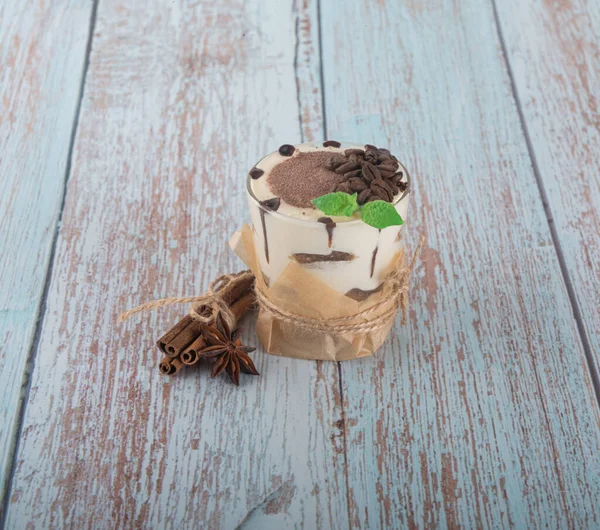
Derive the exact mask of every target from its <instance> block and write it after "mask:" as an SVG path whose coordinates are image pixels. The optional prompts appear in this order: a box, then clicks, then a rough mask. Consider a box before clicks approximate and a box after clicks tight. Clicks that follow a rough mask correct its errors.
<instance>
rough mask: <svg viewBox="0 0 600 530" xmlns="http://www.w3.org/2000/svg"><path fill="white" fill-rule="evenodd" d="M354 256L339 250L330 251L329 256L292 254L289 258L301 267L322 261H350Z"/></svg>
mask: <svg viewBox="0 0 600 530" xmlns="http://www.w3.org/2000/svg"><path fill="white" fill-rule="evenodd" d="M355 257H356V256H355V255H354V254H350V253H349V252H341V251H339V250H332V251H331V253H329V254H306V253H298V254H292V255H291V258H292V259H294V260H295V261H296V262H298V263H300V264H302V265H310V264H312V263H319V262H324V261H329V262H331V261H352V260H353V259H354V258H355Z"/></svg>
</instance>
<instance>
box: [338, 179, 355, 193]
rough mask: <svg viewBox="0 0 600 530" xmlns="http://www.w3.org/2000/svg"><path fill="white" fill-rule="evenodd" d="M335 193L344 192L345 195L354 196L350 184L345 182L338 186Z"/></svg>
mask: <svg viewBox="0 0 600 530" xmlns="http://www.w3.org/2000/svg"><path fill="white" fill-rule="evenodd" d="M335 191H342V192H344V193H349V194H352V190H351V189H350V186H348V184H347V183H345V182H342V183H341V184H338V185H337V186H336V188H335Z"/></svg>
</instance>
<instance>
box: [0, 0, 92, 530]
mask: <svg viewBox="0 0 600 530" xmlns="http://www.w3.org/2000/svg"><path fill="white" fill-rule="evenodd" d="M99 1H100V0H92V10H91V13H90V22H89V32H88V38H87V43H86V49H85V56H84V61H83V68H82V75H81V82H80V86H79V96H78V101H77V108H76V109H75V116H74V118H73V127H72V130H71V138H70V139H69V150H68V154H67V164H66V167H65V175H64V179H63V187H62V195H61V199H60V205H59V211H58V218H57V220H56V226H55V228H54V235H53V237H52V244H51V247H50V255H49V257H48V268H47V270H46V276H45V278H44V288H43V291H42V296H41V298H40V301H39V303H38V307H37V310H36V319H35V329H34V334H33V338H32V340H31V346H30V347H29V351H28V352H27V360H26V362H25V371H24V374H23V379H22V382H21V392H22V393H21V397H20V399H19V404H18V410H17V414H16V418H17V421H16V426H15V429H14V430H15V434H14V435H13V442H12V443H11V444H10V446H9V449H8V451H9V458H8V460H9V462H10V466H9V468H8V470H7V474H8V478H7V480H6V483H5V487H4V491H3V492H2V496H3V501H2V509H1V511H0V528H2V530H5V525H6V519H7V517H6V516H7V514H8V506H9V498H10V493H11V490H12V485H13V480H14V477H15V471H16V465H17V457H18V454H19V447H20V441H21V435H22V430H23V422H24V419H25V412H26V410H27V403H28V401H29V394H30V392H31V380H32V375H33V370H34V368H35V358H36V356H37V351H38V348H39V344H40V339H41V334H42V333H41V332H42V326H43V323H44V317H45V314H46V311H47V307H48V293H49V290H50V283H51V281H52V273H53V270H54V260H55V257H56V248H57V245H58V236H59V234H60V227H61V223H62V217H63V212H64V209H65V204H66V197H67V186H68V183H69V180H70V174H71V165H72V161H73V148H74V146H75V139H76V137H77V130H78V128H79V118H80V114H81V103H82V101H83V93H84V90H85V82H86V79H87V72H88V69H89V64H90V54H91V51H92V40H93V38H94V29H95V27H96V13H97V11H98V3H99Z"/></svg>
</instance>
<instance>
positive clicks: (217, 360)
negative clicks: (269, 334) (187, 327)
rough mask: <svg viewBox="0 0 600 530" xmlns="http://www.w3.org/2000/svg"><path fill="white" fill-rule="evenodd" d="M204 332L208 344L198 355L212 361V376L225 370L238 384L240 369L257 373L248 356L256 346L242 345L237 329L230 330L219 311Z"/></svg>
mask: <svg viewBox="0 0 600 530" xmlns="http://www.w3.org/2000/svg"><path fill="white" fill-rule="evenodd" d="M204 334H205V337H206V341H207V342H208V344H209V346H207V347H206V348H204V349H203V350H202V351H201V352H200V353H199V355H200V357H202V358H204V359H208V360H210V361H211V362H212V374H211V375H212V377H217V376H218V375H219V374H220V373H221V372H222V371H223V370H225V372H227V375H228V376H229V378H230V379H231V380H232V381H233V383H234V384H235V385H238V386H239V384H240V370H241V371H243V372H245V373H247V374H252V375H259V373H258V371H257V370H256V367H255V366H254V363H253V362H252V359H251V358H250V357H249V356H248V354H249V353H250V352H253V351H254V350H255V349H256V348H249V347H248V346H244V345H243V344H242V342H241V340H240V339H239V330H235V331H232V330H230V329H229V326H228V325H227V323H226V322H225V321H224V320H223V318H222V317H221V314H220V313H219V314H218V315H217V318H216V320H215V324H214V326H205V327H204Z"/></svg>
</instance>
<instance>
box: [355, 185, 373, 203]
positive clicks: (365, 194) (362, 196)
mask: <svg viewBox="0 0 600 530" xmlns="http://www.w3.org/2000/svg"><path fill="white" fill-rule="evenodd" d="M370 196H371V190H370V189H366V190H363V191H361V192H360V193H359V194H358V197H356V202H357V203H358V204H359V205H360V206H362V205H363V204H364V203H365V202H367V200H368V199H369V197H370Z"/></svg>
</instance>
